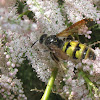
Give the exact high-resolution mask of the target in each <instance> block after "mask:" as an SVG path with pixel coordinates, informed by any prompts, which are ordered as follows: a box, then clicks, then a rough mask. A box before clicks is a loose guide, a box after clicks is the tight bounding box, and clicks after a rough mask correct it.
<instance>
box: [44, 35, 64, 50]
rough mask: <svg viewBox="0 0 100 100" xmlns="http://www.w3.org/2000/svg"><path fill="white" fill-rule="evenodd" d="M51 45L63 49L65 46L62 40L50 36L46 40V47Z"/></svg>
mask: <svg viewBox="0 0 100 100" xmlns="http://www.w3.org/2000/svg"><path fill="white" fill-rule="evenodd" d="M50 44H53V45H56V46H57V47H59V48H61V46H62V45H63V41H62V40H60V39H59V38H58V37H57V36H56V35H50V36H48V37H47V39H46V40H45V45H46V46H49V45H50Z"/></svg>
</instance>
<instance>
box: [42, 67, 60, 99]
mask: <svg viewBox="0 0 100 100" xmlns="http://www.w3.org/2000/svg"><path fill="white" fill-rule="evenodd" d="M57 71H58V69H57V68H54V70H53V71H52V74H51V77H50V79H49V81H48V84H47V87H46V89H45V92H44V94H43V96H42V98H41V100H48V98H49V95H50V93H51V89H52V87H53V84H54V80H55V78H56V75H57Z"/></svg>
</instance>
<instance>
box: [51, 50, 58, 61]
mask: <svg viewBox="0 0 100 100" xmlns="http://www.w3.org/2000/svg"><path fill="white" fill-rule="evenodd" d="M50 56H51V58H52V59H53V60H54V61H55V62H56V63H58V62H59V59H58V58H57V57H56V56H55V54H54V53H52V52H50Z"/></svg>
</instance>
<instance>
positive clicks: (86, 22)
mask: <svg viewBox="0 0 100 100" xmlns="http://www.w3.org/2000/svg"><path fill="white" fill-rule="evenodd" d="M94 23H95V22H94V21H93V19H82V20H81V21H78V22H76V23H75V24H73V25H71V26H70V27H68V28H66V29H65V30H63V31H62V32H60V33H58V34H57V35H56V36H58V37H67V36H69V35H72V34H74V33H78V31H79V29H82V28H83V27H90V26H93V25H94Z"/></svg>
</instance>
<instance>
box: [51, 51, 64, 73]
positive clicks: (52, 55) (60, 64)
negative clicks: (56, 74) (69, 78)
mask: <svg viewBox="0 0 100 100" xmlns="http://www.w3.org/2000/svg"><path fill="white" fill-rule="evenodd" d="M50 56H51V58H52V59H53V60H54V61H55V62H56V63H57V64H58V65H59V67H60V68H61V69H63V70H61V71H62V73H63V71H66V68H65V66H64V65H63V63H62V62H61V61H60V60H59V59H58V58H57V56H56V55H55V54H54V53H52V52H50Z"/></svg>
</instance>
